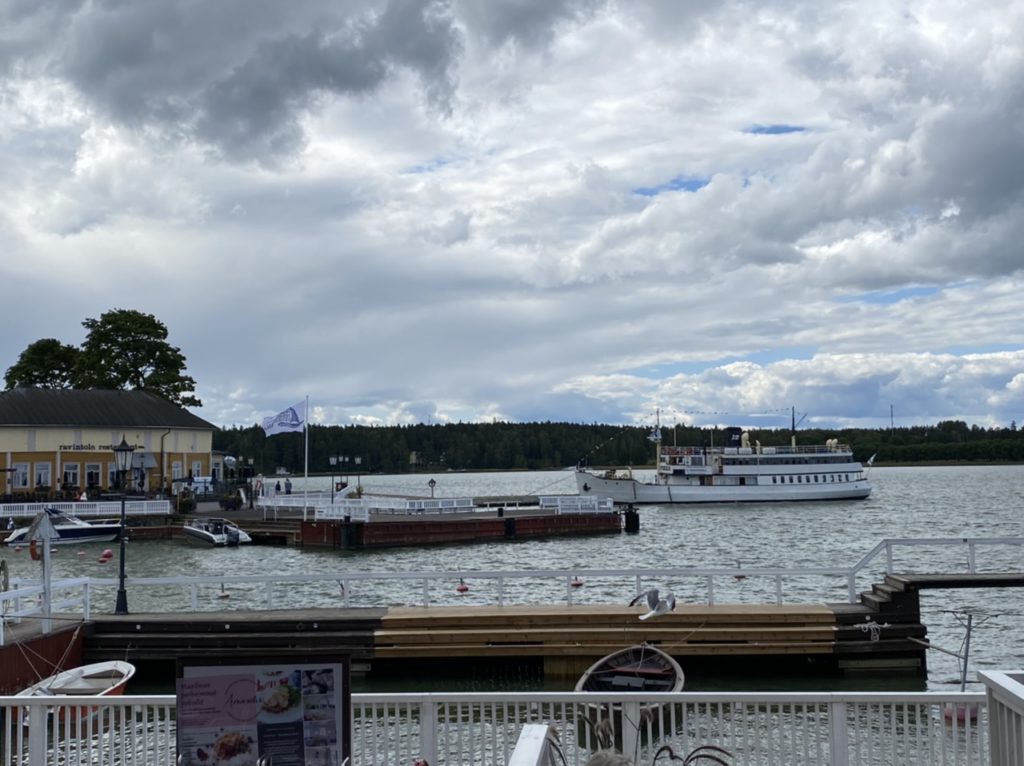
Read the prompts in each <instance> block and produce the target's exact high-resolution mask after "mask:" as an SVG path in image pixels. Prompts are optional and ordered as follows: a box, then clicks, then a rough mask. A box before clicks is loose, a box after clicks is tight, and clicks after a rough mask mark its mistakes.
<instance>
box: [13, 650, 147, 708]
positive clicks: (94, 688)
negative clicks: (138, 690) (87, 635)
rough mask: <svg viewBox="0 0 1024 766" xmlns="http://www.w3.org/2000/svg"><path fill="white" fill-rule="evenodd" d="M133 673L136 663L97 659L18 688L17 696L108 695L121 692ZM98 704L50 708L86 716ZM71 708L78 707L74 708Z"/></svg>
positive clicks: (122, 692)
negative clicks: (69, 709)
mask: <svg viewBox="0 0 1024 766" xmlns="http://www.w3.org/2000/svg"><path fill="white" fill-rule="evenodd" d="M133 675H135V666H134V665H132V664H131V663H129V662H123V661H121V660H111V661H109V662H97V663H95V664H92V665H82V666H81V667H77V668H71V669H70V670H64V671H62V672H60V673H55V674H54V675H52V676H49V677H47V678H44V679H43V680H42V681H39V682H38V683H34V684H32V686H30V687H28V688H27V689H23V690H22V691H20V692H18V693H17V695H15V696H17V697H72V696H74V697H77V696H89V697H109V696H117V695H120V694H124V689H125V687H126V686H127V685H128V681H129V680H130V679H131V677H132V676H133ZM96 709H97V708H91V707H81V708H77V707H74V708H72V709H71V711H72V712H68V711H65V710H64V709H63V707H60V706H59V707H56V708H54V709H52V710H51V711H50V712H51V713H56V714H57V715H59V716H60V717H61V718H67V717H68V716H72V717H77V718H88V717H89V716H90V715H91V714H92V713H93V712H94V711H95V710H96ZM74 711H77V713H76V712H74Z"/></svg>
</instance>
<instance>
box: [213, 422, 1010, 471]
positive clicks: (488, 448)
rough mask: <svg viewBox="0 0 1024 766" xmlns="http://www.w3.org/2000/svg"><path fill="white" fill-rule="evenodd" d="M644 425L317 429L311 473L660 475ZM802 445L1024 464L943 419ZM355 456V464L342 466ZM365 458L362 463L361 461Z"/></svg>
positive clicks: (276, 445) (671, 437) (240, 431)
mask: <svg viewBox="0 0 1024 766" xmlns="http://www.w3.org/2000/svg"><path fill="white" fill-rule="evenodd" d="M792 433H793V432H792V431H790V430H789V429H750V431H749V434H750V441H751V443H752V444H753V443H754V442H755V441H759V442H760V443H761V445H762V446H765V447H767V446H772V445H781V444H789V443H790V438H791V436H792ZM650 434H651V429H650V427H645V426H616V425H598V424H592V425H587V424H579V423H558V422H542V423H504V422H497V423H449V424H433V425H427V424H417V425H396V426H320V425H311V426H310V427H309V470H310V472H311V473H324V474H327V473H330V472H331V465H330V457H331V456H332V455H334V456H336V457H338V458H339V461H338V463H339V465H340V466H342V467H343V469H344V470H340V471H339V470H338V469H335V470H336V471H337V472H338V473H346V472H347V473H354V472H356V471H360V472H363V473H371V472H372V473H404V472H415V471H439V470H456V471H460V470H469V471H472V470H544V469H559V468H566V467H570V466H574V465H576V464H577V463H580V462H582V463H584V464H587V465H591V466H625V465H631V466H635V467H643V466H647V467H653V465H654V460H655V444H654V442H652V441H651V440H650V438H649V437H650ZM796 437H797V444H803V445H810V444H824V442H825V440H826V439H831V438H838V439H839V441H840V442H842V443H843V444H849V445H850V446H851V447H852V448H853V452H854V456H855V457H856V459H858V460H860V461H861V462H866V461H867V460H868V459H869V458H870V457H871V456H872V455H875V462H876V463H942V462H964V461H966V462H1024V432H1022V431H1018V430H1017V428H1016V424H1011V426H1010V427H1009V428H982V427H980V426H977V425H974V426H968V425H967V424H966V423H965V422H963V421H953V420H950V421H942V422H939V423H937V424H935V425H932V426H911V427H907V428H885V429H815V428H804V429H800V430H799V431H797V432H796ZM662 439H663V443H665V444H678V445H680V446H711V445H712V444H722V443H724V439H725V432H724V431H723V430H722V429H717V428H698V427H694V426H684V425H677V426H665V427H663V428H662ZM213 444H214V449H217V450H221V451H224V452H226V453H228V454H230V455H235V456H240V457H242V458H243V460H245V461H248V460H249V459H251V460H252V461H253V463H252V465H253V469H254V470H255V471H257V472H259V473H264V474H266V473H273V472H274V470H275V469H277V468H284V469H286V470H289V471H291V472H296V473H298V472H301V471H302V470H303V465H304V450H305V442H304V436H303V434H301V433H294V434H278V435H276V436H272V437H267V436H265V435H264V433H263V429H262V428H260V427H259V426H249V427H245V428H242V427H237V426H236V427H231V428H225V429H221V430H218V431H216V432H215V433H214V438H213ZM341 458H347V460H341ZM356 458H359V461H358V463H357V462H356Z"/></svg>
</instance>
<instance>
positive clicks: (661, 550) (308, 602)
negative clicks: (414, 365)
mask: <svg viewBox="0 0 1024 766" xmlns="http://www.w3.org/2000/svg"><path fill="white" fill-rule="evenodd" d="M639 473H641V474H642V472H639ZM429 478H431V477H430V476H428V475H423V474H420V475H415V476H409V475H399V476H363V477H361V479H360V481H361V483H362V485H363V486H364V487H365V488H366V490H368V491H369V492H378V493H388V494H401V495H420V496H429V494H430V491H429V489H428V487H427V480H428V479H429ZM433 478H434V479H435V480H436V482H437V484H436V487H435V489H434V493H435V496H437V497H466V496H482V495H525V494H531V495H532V494H562V493H574V492H575V481H574V478H573V474H572V472H571V471H540V472H501V473H498V472H495V473H444V474H436V475H434V476H433ZM871 479H872V482H873V483H874V486H875V489H874V492H873V493H872V496H871V497H870V498H868V499H867V500H863V501H852V502H829V503H797V504H751V505H722V506H719V505H701V506H686V507H678V506H677V507H653V506H651V507H644V508H642V510H641V512H640V513H641V530H640V534H638V535H625V534H623V535H600V536H592V537H579V538H550V539H544V540H530V541H519V542H496V543H486V544H472V545H457V546H456V545H453V546H441V547H437V546H434V547H421V548H402V549H394V550H378V551H358V552H339V551H324V550H302V549H295V548H283V547H266V546H247V547H242V548H239V549H231V550H217V551H211V550H208V549H200V548H195V547H190V546H188V545H186V544H184V543H179V542H150V541H136V542H131V543H129V546H128V557H127V567H128V576H129V577H158V576H185V575H208V576H219V575H225V574H227V575H265V574H268V573H273V572H287V573H289V574H300V573H313V572H316V573H336V574H337V579H338V580H340V579H342V578H343V577H345V575H346V573H349V572H353V571H366V572H396V571H399V572H400V571H440V570H454V569H459V570H460V571H461V572H462V573H463V574H464V575H465V577H466V579H467V580H468V581H469V582H471V583H473V588H472V590H471V592H470V594H467V597H465V598H464V599H462V601H461V603H472V602H473V601H480V602H483V601H486V600H488V599H491V598H493V597H494V595H495V594H494V592H492V591H491V590H490V589H489V585H488V584H486V583H485V582H474V581H473V579H472V572H473V571H474V570H521V569H546V568H550V569H560V570H570V571H583V570H586V569H598V568H600V569H613V568H623V569H631V568H668V567H672V568H677V567H699V568H707V567H723V568H726V567H735V566H737V562H739V563H740V564H741V565H742V567H743V568H745V569H749V568H759V567H787V568H794V567H800V568H807V567H817V568H847V567H850V566H853V565H854V564H855V563H856V562H857V561H859V560H860V559H861V558H862V557H863V556H864V555H865V554H866V553H868V552H869V551H870V550H871V549H872V548H873V547H874V546H875V545H876V544H877V543H879V542H880V541H881V540H882V539H883V538H968V537H969V538H980V537H1017V536H1021V535H1022V534H1024V528H1022V527H1024V522H1022V519H1021V498H1022V497H1024V466H964V467H959V466H951V467H896V468H875V469H873V470H872V472H871ZM293 482H294V484H295V489H294V491H295V492H296V493H301V492H302V479H301V477H300V478H299V479H298V480H294V479H293ZM329 486H330V479H329V478H312V479H311V480H310V488H311V489H319V488H323V489H328V488H329ZM103 547H105V546H103ZM69 548H72V546H61V547H60V548H59V549H58V550H59V552H58V554H57V555H56V556H55V557H54V559H55V563H54V576H55V577H74V576H83V575H88V576H92V577H106V578H111V577H114V576H116V571H117V570H116V566H117V563H116V558H115V560H114V562H113V563H110V564H106V565H104V564H100V563H98V562H97V561H96V556H94V555H93V553H94V552H96V551H98V548H97V547H95V546H86V547H85V550H87V551H88V553H87V554H86V555H81V556H80V555H76V553H77V552H76V551H72V550H68V549H69ZM114 548H115V551H116V546H114ZM1022 554H1024V551H1022V549H1021V548H1019V547H1015V548H1009V547H1000V548H994V549H986V548H979V549H978V554H977V566H978V569H979V570H983V571H984V570H987V571H1024V561H1022ZM0 556H2V557H3V558H4V559H6V560H7V561H8V565H9V567H10V570H11V577H12V578H19V577H25V578H31V577H38V565H37V564H34V563H33V562H31V561H30V560H29V558H28V556H27V553H26V552H25V551H22V552H21V553H15V552H14V551H12V550H9V549H5V550H2V551H0ZM966 556H967V553H966V549H965V548H964V547H959V546H958V547H948V548H947V547H939V546H934V547H933V546H928V547H924V548H903V549H900V551H899V552H898V554H897V559H896V566H895V568H896V569H897V570H901V569H902V570H905V571H917V572H950V571H966V568H967V563H966ZM883 567H884V559H878V560H876V562H875V564H874V565H873V566H872V571H873V572H879V573H880V572H881V569H882V568H883ZM872 579H873V580H874V581H878V580H880V579H881V575H880V574H879V575H878V576H877V577H874V578H870V577H869V578H868V580H869V581H871V580H872ZM649 585H650V586H657V587H660V588H662V589H669V590H672V591H673V592H674V593H676V595H677V597H678V598H679V599H680V600H681V601H694V602H701V601H703V600H704V599H705V598H706V589H705V587H704V585H703V583H702V582H698V581H694V580H692V579H686V580H680V581H678V582H652V583H649ZM647 586H648V584H647V583H645V587H647ZM404 587H410V586H405V585H402V584H393V585H388V586H384V587H380V588H377V587H374V588H372V589H370V588H369V587H364V588H362V589H361V587H360V586H356V587H353V588H352V589H351V590H350V598H351V604H352V605H353V606H361V605H378V604H387V603H408V602H409V599H410V594H409V593H405V592H400V591H399V590H396V589H401V588H404ZM633 587H634V585H633V583H632V582H631V581H630V582H623V581H621V580H619V581H614V582H613V581H605V580H603V579H601V578H597V579H588V580H586V581H585V585H584V587H583V588H581V589H579V590H578V591H576V592H574V594H573V597H574V600H579V601H596V602H607V603H624V602H625V601H628V598H629V596H630V595H631V594H632V588H633ZM860 587H861V588H862V589H863V588H864V587H866V585H865V584H860ZM389 589H390V590H389ZM255 590H256V589H254V588H250V589H247V588H245V587H241V586H240V587H232V590H231V599H230V602H228V601H226V600H221V601H217V600H215V594H213V593H208V594H206V595H205V596H204V599H205V600H204V602H203V604H201V608H204V609H219V608H225V607H226V606H230V608H243V607H245V606H246V605H247V604H246V596H247V594H248V595H250V596H251V597H252V599H256V598H258V595H259V594H258V593H255V592H254V591H255ZM448 596H450V597H453V594H448ZM289 597H290V598H291V599H292V603H286V604H282V606H293V607H304V606H328V605H338V604H339V595H338V587H337V585H336V584H334V583H333V582H332V583H330V584H325V583H317V584H313V585H309V586H304V587H297V588H294V589H292V588H290V587H289ZM505 598H506V600H508V601H512V602H528V603H545V602H549V601H550V602H557V601H564V598H565V587H564V584H563V585H559V584H557V583H552V584H550V585H536V584H535V585H529V584H526V583H523V584H518V585H516V584H510V585H506V589H505ZM715 598H716V601H717V602H719V603H735V602H740V603H763V602H771V601H773V600H774V582H773V581H770V580H768V579H766V578H761V580H759V579H758V578H755V577H749V578H747V579H745V580H743V581H734V582H732V583H731V584H730V582H729V581H728V578H726V582H725V583H724V584H723V586H722V587H719V586H718V585H717V584H716V593H715ZM845 598H846V590H845V582H844V581H843V580H841V579H827V578H808V580H807V581H806V582H804V581H800V582H797V583H794V584H789V583H787V585H786V591H785V600H786V601H787V602H791V603H802V602H809V603H820V602H828V601H843V600H845ZM94 599H95V601H94V603H96V604H100V605H101V604H103V603H106V601H105V599H107V600H109V602H110V605H111V607H112V606H113V589H112V588H110V589H108V588H104V587H100V588H97V589H96V590H95V591H94ZM258 603H259V602H258V601H250V603H249V604H248V605H249V606H258ZM129 605H130V608H131V609H132V611H138V612H142V611H166V610H171V609H183V608H188V601H187V594H184V593H183V592H182V590H181V589H180V588H176V587H173V586H167V587H161V588H131V589H130V590H129ZM99 608H100V609H102V608H103V607H102V606H100V607H99ZM922 610H923V613H924V614H923V618H924V621H925V623H926V625H927V626H928V630H929V638H930V639H931V640H932V642H933V643H935V644H937V645H939V646H942V647H943V648H946V649H950V650H954V651H955V650H958V649H959V648H960V645H961V642H962V640H963V636H964V628H963V627H962V624H961V622H960V619H961V618H962V614H963V613H966V612H967V611H974V612H977V613H978V614H979V617H978V618H976V621H977V622H980V624H976V626H975V629H974V632H973V634H972V638H971V656H970V668H971V670H972V671H975V670H979V669H995V668H998V669H1008V668H1014V669H1016V668H1021V667H1024V646H1022V645H1021V643H1020V641H1019V639H1018V637H1019V636H1020V635H1022V633H1021V627H1022V615H1024V591H1022V590H1017V589H1009V588H1008V589H998V590H995V589H993V590H983V589H973V590H964V591H948V592H940V591H924V592H923V593H922ZM983 618H984V619H983ZM928 663H929V673H928V685H929V687H931V688H945V689H948V688H951V687H956V688H959V669H958V667H957V660H956V658H954V657H951V656H949V655H946V654H943V653H939V652H930V653H929V656H928ZM970 677H971V678H973V672H972V673H971V674H970ZM733 688H735V686H733ZM759 688H763V686H761V687H759ZM846 688H849V686H848V685H846ZM968 688H970V689H979V688H980V686H978V685H977V684H975V683H969V684H968ZM478 690H483V689H478Z"/></svg>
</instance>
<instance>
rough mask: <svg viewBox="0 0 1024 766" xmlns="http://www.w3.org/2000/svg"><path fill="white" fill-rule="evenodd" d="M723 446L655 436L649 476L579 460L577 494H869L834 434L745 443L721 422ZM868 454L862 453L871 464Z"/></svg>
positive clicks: (696, 499)
mask: <svg viewBox="0 0 1024 766" xmlns="http://www.w3.org/2000/svg"><path fill="white" fill-rule="evenodd" d="M725 431H726V444H725V446H720V447H716V446H711V447H677V446H672V447H668V446H664V445H661V444H660V442H661V437H660V429H655V432H654V434H652V436H651V438H652V440H653V441H655V442H657V443H658V452H657V454H658V468H657V471H656V473H655V477H654V481H653V482H643V481H639V480H637V479H636V478H635V477H634V476H633V471H632V469H629V468H626V469H612V470H606V471H601V472H594V471H589V470H585V469H583V468H579V469H577V471H576V485H577V487H578V488H579V492H580V494H581V495H595V496H598V497H610V498H611V499H612V500H613V501H614V502H615V503H633V504H642V503H649V504H654V505H665V504H670V503H763V502H769V501H786V502H792V501H797V500H859V499H863V498H865V497H867V496H868V495H870V494H871V483H870V482H869V481H868V475H867V471H866V470H865V467H864V465H862V464H861V463H859V462H858V461H856V460H854V458H853V450H852V449H851V448H850V447H849V446H848V445H846V444H840V443H839V440H838V439H828V440H826V441H825V443H824V444H818V445H806V446H805V445H800V446H797V444H796V437H794V438H793V443H792V444H790V445H788V446H787V445H783V446H775V447H762V446H761V445H760V444H759V443H756V442H755V443H754V445H753V446H751V444H750V441H749V437H748V435H747V434H746V433H745V432H743V431H742V429H739V428H727V429H725ZM873 460H874V457H873V456H872V458H871V460H869V461H868V463H867V465H868V467H869V468H870V466H871V463H872V461H873Z"/></svg>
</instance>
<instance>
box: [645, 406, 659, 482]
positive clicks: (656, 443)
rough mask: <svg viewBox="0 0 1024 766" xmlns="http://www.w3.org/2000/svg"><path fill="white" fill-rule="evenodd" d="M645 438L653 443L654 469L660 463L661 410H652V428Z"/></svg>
mask: <svg viewBox="0 0 1024 766" xmlns="http://www.w3.org/2000/svg"><path fill="white" fill-rule="evenodd" d="M647 438H648V439H650V440H651V441H652V442H654V467H655V468H657V467H658V464H659V462H660V461H661V410H660V409H658V408H655V410H654V428H653V429H651V433H650V435H648V437H647Z"/></svg>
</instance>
